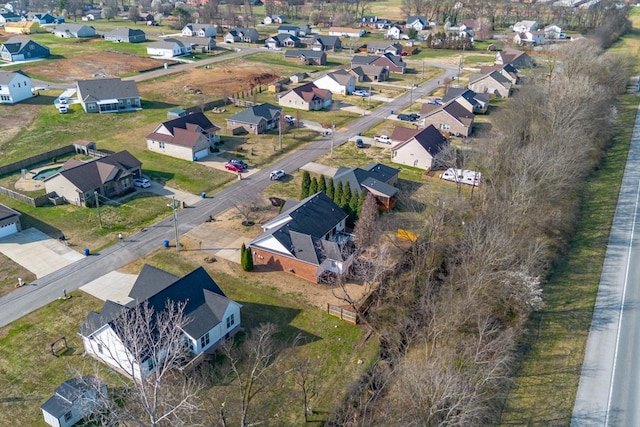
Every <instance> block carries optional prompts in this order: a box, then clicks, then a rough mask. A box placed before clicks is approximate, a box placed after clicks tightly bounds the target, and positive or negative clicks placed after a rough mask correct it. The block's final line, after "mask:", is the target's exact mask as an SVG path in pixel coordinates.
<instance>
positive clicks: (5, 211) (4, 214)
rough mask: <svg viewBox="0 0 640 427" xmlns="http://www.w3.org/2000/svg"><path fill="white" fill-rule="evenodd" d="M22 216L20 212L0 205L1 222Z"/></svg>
mask: <svg viewBox="0 0 640 427" xmlns="http://www.w3.org/2000/svg"><path fill="white" fill-rule="evenodd" d="M20 215H22V214H21V213H20V212H18V211H14V210H13V209H11V208H10V207H9V206H5V205H3V204H2V203H0V221H4V220H5V219H9V218H11V217H14V216H20Z"/></svg>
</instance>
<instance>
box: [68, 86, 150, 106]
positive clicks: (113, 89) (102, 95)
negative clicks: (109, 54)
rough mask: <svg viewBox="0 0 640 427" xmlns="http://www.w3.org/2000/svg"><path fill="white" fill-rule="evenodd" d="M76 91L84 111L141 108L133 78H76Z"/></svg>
mask: <svg viewBox="0 0 640 427" xmlns="http://www.w3.org/2000/svg"><path fill="white" fill-rule="evenodd" d="M76 92H77V93H78V100H80V104H82V108H83V109H84V111H85V113H120V112H127V111H137V110H141V109H142V103H141V102H140V93H139V92H138V87H137V86H136V82H134V81H133V80H121V79H120V78H113V79H96V80H78V81H77V82H76Z"/></svg>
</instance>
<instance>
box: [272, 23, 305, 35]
mask: <svg viewBox="0 0 640 427" xmlns="http://www.w3.org/2000/svg"><path fill="white" fill-rule="evenodd" d="M278 34H291V35H292V36H296V37H304V36H307V35H309V34H311V27H310V26H309V25H280V26H279V27H278Z"/></svg>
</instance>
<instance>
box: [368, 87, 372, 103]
mask: <svg viewBox="0 0 640 427" xmlns="http://www.w3.org/2000/svg"><path fill="white" fill-rule="evenodd" d="M368 98H369V107H368V108H371V83H369V96H368Z"/></svg>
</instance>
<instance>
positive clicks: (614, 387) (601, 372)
mask: <svg viewBox="0 0 640 427" xmlns="http://www.w3.org/2000/svg"><path fill="white" fill-rule="evenodd" d="M639 119H640V111H639V112H638V114H637V115H636V123H635V126H634V130H633V137H632V140H631V147H630V150H629V157H628V159H627V166H626V169H625V173H624V178H623V180H622V187H621V189H620V194H619V196H618V197H619V198H618V205H617V208H616V213H615V217H614V220H613V224H612V227H611V235H610V237H609V244H608V246H607V253H606V257H605V261H604V266H603V270H602V276H601V279H600V286H599V289H598V296H597V299H596V306H595V309H594V313H593V319H592V323H591V330H590V332H589V339H588V342H587V348H586V352H585V358H584V364H583V366H582V375H581V377H580V385H579V387H578V393H577V397H576V402H575V406H574V409H573V418H572V421H571V425H572V426H575V427H578V426H622V427H627V426H629V427H631V426H640V404H639V402H640V383H639V381H640V363H639V361H638V355H639V354H640V328H638V327H637V326H638V325H640V262H639V261H640V247H639V245H640V235H638V233H639V232H640V218H639V217H638V214H639V212H638V208H639V206H638V204H639V202H640V120H639Z"/></svg>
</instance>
